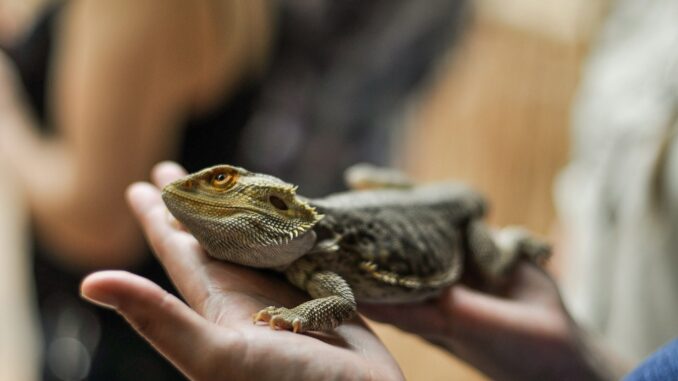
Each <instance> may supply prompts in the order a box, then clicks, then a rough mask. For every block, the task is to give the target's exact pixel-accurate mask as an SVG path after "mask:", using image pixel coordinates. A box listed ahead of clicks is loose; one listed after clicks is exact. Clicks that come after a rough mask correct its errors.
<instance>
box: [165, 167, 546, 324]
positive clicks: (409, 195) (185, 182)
mask: <svg viewBox="0 0 678 381" xmlns="http://www.w3.org/2000/svg"><path fill="white" fill-rule="evenodd" d="M347 175H348V176H347V178H349V179H350V182H351V183H352V184H353V187H354V188H358V187H360V188H361V189H364V190H360V191H351V192H345V193H340V194H335V195H331V196H328V197H325V198H322V199H316V200H308V199H305V198H303V197H301V196H298V195H296V187H295V186H293V185H291V184H288V183H285V182H283V181H282V180H280V179H277V178H275V177H272V176H269V175H264V174H258V173H253V172H249V171H247V170H245V169H243V168H239V167H234V166H229V165H219V166H215V167H211V168H207V169H204V170H202V171H199V172H197V173H194V174H191V175H188V176H187V177H185V178H183V179H181V180H178V181H176V182H174V183H172V184H170V185H168V186H166V187H165V188H164V189H163V200H164V201H165V203H166V204H167V207H168V209H169V210H170V212H171V213H172V214H173V215H174V216H175V217H176V218H177V219H178V220H179V221H180V222H181V223H182V224H184V226H186V228H187V229H188V230H189V231H190V232H191V233H192V234H193V235H195V237H196V238H197V239H198V241H199V242H200V243H201V244H202V245H203V247H204V248H205V250H206V251H207V252H208V253H209V254H210V255H211V256H213V257H215V258H218V259H223V260H226V261H230V262H233V263H238V264H241V265H245V266H251V267H258V268H269V269H274V270H277V271H282V272H284V273H285V275H286V277H287V279H288V280H289V281H290V282H291V283H292V284H294V285H295V286H297V287H299V288H301V289H303V290H305V291H306V292H308V294H309V295H310V296H311V297H312V299H311V300H309V301H308V302H306V303H302V304H300V305H298V306H296V307H293V308H285V307H274V306H271V307H268V308H265V309H263V310H261V311H259V312H258V313H257V314H255V315H254V320H255V321H264V322H268V323H269V324H270V325H271V327H274V328H279V329H289V330H292V331H294V332H304V331H316V330H329V329H332V328H334V327H336V326H337V325H339V324H341V322H342V321H344V320H345V319H348V318H350V317H351V316H353V315H354V314H355V311H356V300H358V301H370V302H383V303H389V302H398V303H402V302H414V301H419V300H422V299H425V298H428V297H432V296H435V295H436V294H438V293H439V292H440V290H442V289H443V288H445V287H447V286H449V285H451V284H453V283H455V282H456V281H458V279H459V278H460V276H461V274H462V272H463V271H464V266H465V265H468V266H467V268H468V269H471V270H477V271H479V272H480V273H481V275H483V276H485V277H487V278H490V279H495V278H497V277H500V276H501V275H502V274H503V273H505V272H506V271H507V270H508V269H510V268H511V267H512V265H513V264H514V263H515V262H516V261H517V260H518V259H519V258H520V257H522V256H524V257H527V258H529V259H532V260H535V261H539V262H541V261H543V260H544V259H546V258H547V257H548V255H549V254H550V249H549V247H548V246H547V245H545V244H543V243H541V242H539V241H537V240H535V239H533V238H532V237H531V236H530V235H529V234H528V233H527V232H525V231H523V230H521V229H516V228H508V229H503V230H501V231H499V232H498V233H497V234H493V233H491V232H490V231H489V230H488V229H487V228H485V226H484V224H483V223H482V221H481V218H482V217H483V215H484V212H485V203H484V201H483V199H482V197H480V196H479V195H478V194H477V193H476V192H474V191H472V190H471V189H469V188H467V187H465V186H463V185H460V184H454V183H445V184H433V185H424V186H413V185H411V184H409V182H408V181H407V180H406V179H405V178H404V176H402V175H400V174H398V173H397V172H394V171H392V170H385V169H378V168H374V167H366V166H360V167H354V168H352V169H350V170H349V171H348V172H347ZM365 184H368V186H366V185H365Z"/></svg>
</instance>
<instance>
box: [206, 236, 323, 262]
mask: <svg viewBox="0 0 678 381" xmlns="http://www.w3.org/2000/svg"><path fill="white" fill-rule="evenodd" d="M315 242H316V234H315V232H314V231H313V230H312V229H311V230H309V231H308V232H306V233H304V234H302V235H300V236H299V237H297V238H295V239H293V240H290V241H289V242H287V243H283V244H277V245H266V246H264V245H262V246H254V247H228V248H223V249H222V248H221V247H220V246H214V247H211V245H210V244H209V243H206V244H205V243H204V244H203V245H204V246H205V248H206V249H207V252H208V253H209V255H210V256H212V257H214V258H216V259H221V260H225V261H228V262H232V263H237V264H240V265H244V266H249V267H256V268H265V269H273V270H278V271H282V270H284V269H285V268H287V267H288V266H289V265H290V264H292V263H293V262H294V261H296V260H297V259H299V257H301V256H303V255H304V254H306V253H307V252H308V251H309V250H310V249H311V248H312V247H313V246H314V245H315Z"/></svg>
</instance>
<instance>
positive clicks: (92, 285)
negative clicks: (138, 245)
mask: <svg viewBox="0 0 678 381" xmlns="http://www.w3.org/2000/svg"><path fill="white" fill-rule="evenodd" d="M182 174H183V173H182V172H181V171H180V170H179V169H177V168H176V167H174V166H161V167H159V169H158V170H157V171H156V172H155V178H156V183H157V184H158V185H162V184H165V183H167V182H168V181H171V180H173V179H175V178H177V177H178V176H181V175H182ZM129 198H130V203H131V204H132V207H133V209H134V211H135V213H136V214H137V216H138V217H139V219H140V220H141V222H142V225H143V228H144V231H145V233H146V234H147V238H148V240H149V241H150V242H151V245H152V246H153V248H154V251H155V252H156V255H157V256H158V259H159V260H160V261H161V262H162V264H163V265H164V266H165V269H166V271H167V272H168V274H169V275H170V277H171V278H172V281H173V282H174V284H175V285H176V287H177V289H178V290H179V292H180V293H181V294H182V296H183V297H184V299H185V300H186V302H187V303H188V305H189V306H191V307H192V308H193V310H194V311H192V310H190V309H188V308H187V307H186V306H185V305H184V304H183V303H181V302H180V301H178V300H177V299H175V298H174V297H171V296H168V294H167V293H165V292H164V291H162V290H160V288H159V287H158V286H157V285H155V284H152V283H151V282H149V281H147V280H143V279H141V280H140V279H134V278H135V276H133V275H131V274H127V273H122V274H121V273H111V272H108V273H99V274H95V275H94V276H91V277H90V278H88V279H87V280H86V281H85V282H84V283H83V294H85V295H86V296H87V297H89V298H92V299H95V300H97V301H99V302H100V303H107V304H109V305H114V306H115V307H116V308H117V309H118V311H120V312H121V313H122V314H123V315H124V316H125V317H126V318H127V319H128V320H129V321H130V322H131V324H132V325H133V326H135V328H136V329H137V330H138V331H139V332H140V333H141V334H142V335H144V336H145V337H146V338H147V339H148V340H149V341H150V342H151V343H152V344H153V345H154V346H155V347H156V348H157V349H158V350H159V351H160V352H162V353H163V354H165V355H166V356H167V357H168V358H169V359H170V360H171V361H172V362H173V363H174V364H175V365H176V366H177V367H179V368H180V369H181V370H182V371H183V372H184V373H185V374H186V375H188V376H189V377H190V378H192V379H195V380H213V379H219V378H222V377H227V378H228V379H253V378H254V377H255V376H256V378H257V379H261V380H267V379H276V380H285V379H294V380H305V379H313V380H315V379H375V378H378V379H402V375H401V373H400V370H399V368H398V366H397V364H396V363H395V360H394V359H393V358H392V357H391V356H390V354H389V353H388V352H387V350H386V349H385V348H384V346H383V344H382V343H381V342H380V341H379V339H378V338H377V337H376V336H375V335H374V334H373V333H372V332H371V331H370V330H369V328H368V327H367V326H366V325H365V323H364V322H363V321H362V320H361V319H359V318H357V319H354V320H352V321H350V322H347V323H345V324H343V325H342V326H341V327H339V328H337V329H336V330H335V331H334V332H332V333H317V334H307V335H306V334H303V335H302V334H294V333H291V332H288V331H276V330H272V329H270V328H268V327H266V326H262V325H260V324H256V325H255V324H253V323H252V314H253V313H255V312H257V311H259V310H260V309H262V308H264V307H267V306H269V305H275V306H281V305H282V306H287V307H290V306H294V305H296V304H299V303H300V302H301V301H303V300H304V295H303V294H302V293H301V292H300V291H299V290H297V289H295V288H293V287H292V286H291V285H289V284H288V283H287V282H286V281H284V280H282V279H279V278H278V277H276V276H274V275H272V274H265V273H262V272H259V271H255V270H251V269H248V268H244V267H240V266H237V265H231V264H228V263H224V262H221V261H217V260H214V259H212V258H210V257H208V256H207V255H206V254H205V252H204V251H203V250H202V248H201V247H200V245H199V244H198V242H197V241H196V240H195V238H193V236H192V235H190V234H189V233H187V232H185V231H183V230H181V229H180V228H179V227H178V226H177V224H176V222H172V221H171V220H170V218H169V214H168V212H167V210H166V208H165V207H164V204H163V203H162V201H161V199H160V195H159V190H158V189H157V188H155V187H153V186H151V185H148V184H142V185H137V186H135V187H133V188H132V189H131V190H130V193H129ZM136 278H138V277H136ZM102 292H103V293H104V294H106V293H109V295H110V294H111V293H112V294H115V295H116V296H115V297H114V299H115V301H113V302H110V299H109V301H108V302H107V301H106V300H104V299H105V296H104V298H101V297H100V296H101V293H102ZM116 293H117V294H116ZM134 298H137V299H139V298H142V299H144V300H138V301H135V300H134ZM155 305H157V310H156V308H155V307H149V306H155ZM137 307H138V308H141V309H145V310H138V308H137ZM196 312H197V314H196ZM168 335H171V337H167V336H168ZM328 359H331V361H328Z"/></svg>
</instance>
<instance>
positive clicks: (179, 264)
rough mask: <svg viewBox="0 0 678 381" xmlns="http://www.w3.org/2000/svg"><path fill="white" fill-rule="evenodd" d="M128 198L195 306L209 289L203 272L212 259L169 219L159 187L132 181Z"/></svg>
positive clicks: (169, 270)
mask: <svg viewBox="0 0 678 381" xmlns="http://www.w3.org/2000/svg"><path fill="white" fill-rule="evenodd" d="M127 200H128V202H129V204H130V206H131V208H132V211H133V212H134V215H135V216H136V218H137V219H138V220H139V221H140V222H141V227H142V229H143V231H144V234H145V235H146V237H147V240H148V242H149V243H150V245H151V247H152V248H153V252H154V253H155V255H156V256H157V258H158V260H160V262H161V263H162V265H163V266H164V267H165V270H166V271H167V273H168V275H169V276H170V278H171V279H172V281H173V283H174V284H175V285H176V287H177V289H178V290H179V292H180V293H181V294H182V295H183V296H184V298H185V299H186V301H187V302H188V303H189V304H190V305H192V306H195V305H196V303H199V302H200V301H202V300H204V299H205V298H206V297H207V294H208V292H207V286H206V285H205V284H203V283H202V280H203V279H204V278H203V277H202V276H200V275H201V274H202V272H203V268H204V265H205V264H206V263H207V262H208V261H209V259H208V258H207V256H206V255H205V252H204V251H203V250H202V248H201V247H200V244H199V243H198V241H196V239H195V238H194V237H193V236H192V235H190V234H189V233H187V232H185V231H183V230H179V229H177V228H175V227H174V226H173V225H172V224H171V223H170V219H169V212H168V211H167V208H166V207H165V204H164V203H163V202H162V199H161V197H160V192H159V191H158V189H157V188H156V187H154V186H153V185H151V184H148V183H135V184H132V185H131V186H130V187H129V188H128V189H127Z"/></svg>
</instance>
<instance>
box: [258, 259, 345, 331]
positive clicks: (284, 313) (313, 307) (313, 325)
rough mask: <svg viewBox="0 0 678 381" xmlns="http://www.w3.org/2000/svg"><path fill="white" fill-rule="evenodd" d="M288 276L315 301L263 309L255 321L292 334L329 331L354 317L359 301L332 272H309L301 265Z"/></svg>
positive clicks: (343, 281)
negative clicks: (290, 331)
mask: <svg viewBox="0 0 678 381" xmlns="http://www.w3.org/2000/svg"><path fill="white" fill-rule="evenodd" d="M286 273H287V277H288V278H289V279H290V281H292V283H294V284H295V285H296V286H298V287H300V288H302V289H305V290H306V291H307V292H308V293H309V295H311V297H312V298H313V300H309V301H308V302H305V303H302V304H300V305H298V306H296V307H294V308H291V309H289V308H285V307H267V308H264V309H263V310H261V311H259V312H258V313H256V314H255V316H254V321H255V322H257V321H264V322H268V323H269V325H270V326H271V327H272V328H276V329H287V330H290V329H291V330H292V331H293V332H305V331H326V330H330V329H333V328H335V327H337V326H338V325H339V324H341V322H342V321H344V320H346V319H348V318H350V317H352V316H353V315H354V314H355V311H356V302H355V298H354V297H353V292H352V291H351V287H350V286H349V285H348V283H346V281H345V280H344V279H343V278H342V277H341V276H339V275H338V274H336V273H333V272H331V271H318V272H311V273H307V272H305V271H303V270H300V269H299V266H295V267H293V268H291V269H290V270H288V271H287V272H286Z"/></svg>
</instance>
